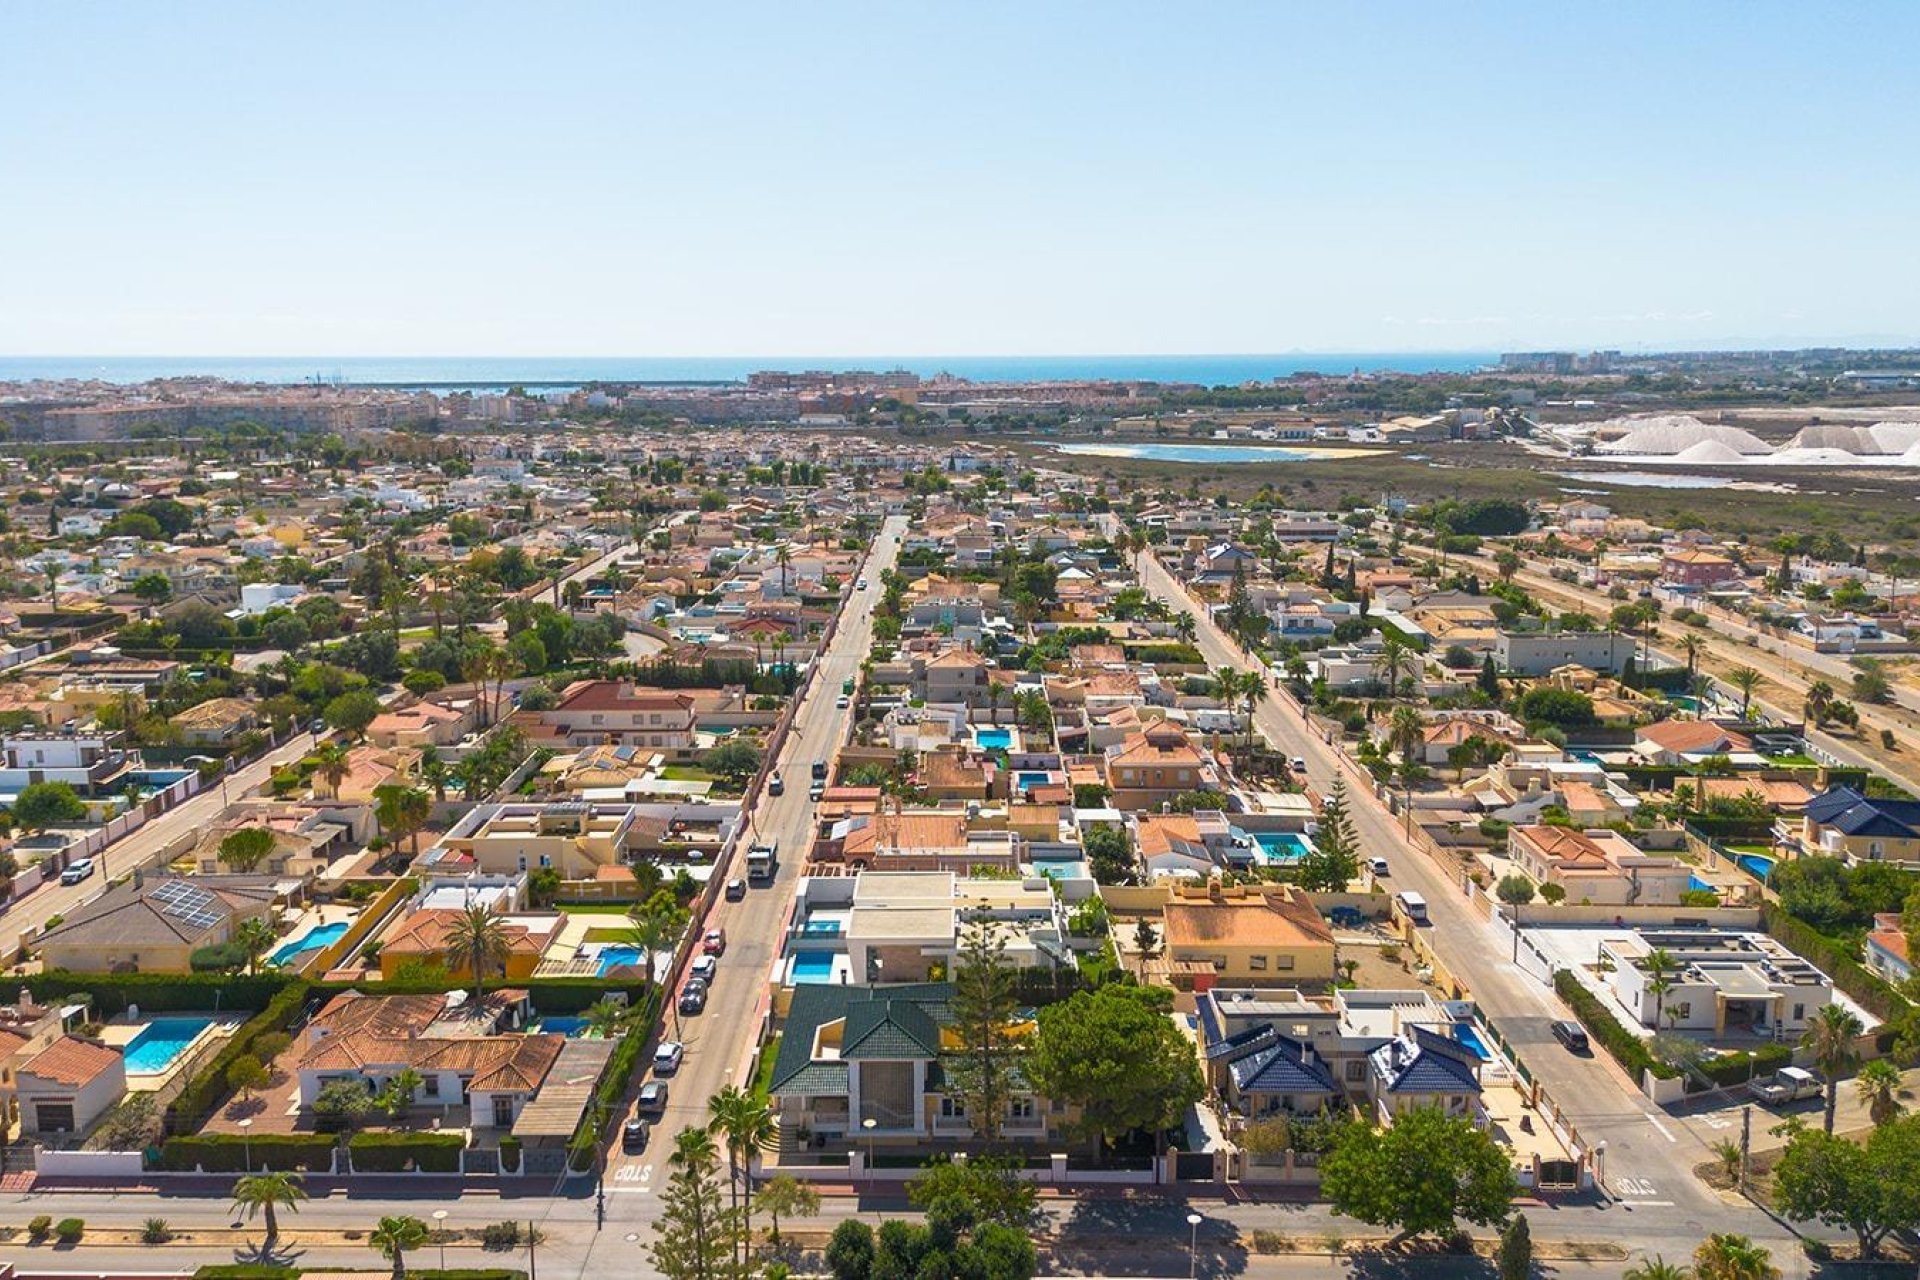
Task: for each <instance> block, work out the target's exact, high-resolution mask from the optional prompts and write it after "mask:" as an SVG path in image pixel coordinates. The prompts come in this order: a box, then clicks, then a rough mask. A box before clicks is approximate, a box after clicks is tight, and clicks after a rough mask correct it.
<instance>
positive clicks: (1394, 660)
mask: <svg viewBox="0 0 1920 1280" xmlns="http://www.w3.org/2000/svg"><path fill="white" fill-rule="evenodd" d="M1413 663H1414V657H1413V649H1412V648H1411V647H1410V646H1409V645H1408V644H1407V642H1406V641H1404V640H1402V639H1401V638H1400V637H1398V636H1388V637H1387V638H1386V640H1385V641H1384V642H1383V643H1382V644H1381V646H1380V656H1379V657H1377V658H1375V659H1374V660H1373V674H1374V675H1375V677H1377V678H1378V679H1380V680H1381V681H1383V682H1384V683H1385V684H1386V686H1387V696H1388V697H1389V698H1397V697H1399V696H1400V683H1401V681H1403V680H1405V679H1408V678H1410V677H1411V675H1412V673H1413Z"/></svg>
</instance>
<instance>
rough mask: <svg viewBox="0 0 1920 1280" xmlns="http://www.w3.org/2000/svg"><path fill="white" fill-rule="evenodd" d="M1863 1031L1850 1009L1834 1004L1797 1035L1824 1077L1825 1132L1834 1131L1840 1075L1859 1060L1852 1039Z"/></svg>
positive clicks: (1827, 1007)
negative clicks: (1834, 1115) (1800, 1034)
mask: <svg viewBox="0 0 1920 1280" xmlns="http://www.w3.org/2000/svg"><path fill="white" fill-rule="evenodd" d="M1865 1030H1866V1028H1865V1027H1863V1026H1861V1025H1860V1018H1859V1016H1858V1015H1857V1014H1855V1013H1854V1012H1853V1010H1851V1009H1849V1008H1847V1007H1846V1006H1845V1005H1843V1004H1837V1003H1836V1004H1829V1005H1826V1006H1825V1007H1823V1008H1822V1009H1821V1010H1820V1012H1819V1013H1816V1014H1815V1015H1814V1016H1813V1019H1812V1020H1811V1021H1810V1022H1808V1023H1807V1029H1806V1032H1805V1033H1804V1034H1803V1035H1802V1036H1801V1037H1800V1047H1801V1048H1802V1049H1805V1050H1806V1051H1807V1052H1808V1054H1810V1055H1811V1056H1812V1058H1813V1065H1814V1066H1816V1067H1818V1068H1820V1074H1822V1075H1823V1076H1825V1077H1826V1078H1827V1114H1826V1128H1827V1132H1828V1133H1832V1132H1833V1113H1834V1109H1835V1108H1837V1107H1838V1106H1839V1105H1840V1074H1841V1073H1842V1072H1843V1071H1845V1070H1846V1069H1847V1068H1849V1067H1851V1066H1852V1065H1853V1064H1854V1063H1856V1062H1858V1061H1859V1060H1860V1052H1859V1050H1858V1049H1857V1048H1855V1045H1854V1042H1855V1041H1857V1040H1859V1038H1860V1036H1861V1034H1862V1033H1863V1032H1865Z"/></svg>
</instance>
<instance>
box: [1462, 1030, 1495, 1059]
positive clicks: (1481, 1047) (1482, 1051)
mask: <svg viewBox="0 0 1920 1280" xmlns="http://www.w3.org/2000/svg"><path fill="white" fill-rule="evenodd" d="M1453 1038H1454V1039H1455V1040H1458V1041H1459V1042H1460V1043H1461V1044H1463V1045H1465V1046H1466V1047H1467V1048H1469V1049H1471V1050H1473V1052H1474V1055H1475V1056H1476V1057H1478V1058H1479V1059H1480V1060H1481V1061H1482V1062H1492V1061H1493V1054H1492V1053H1491V1052H1489V1051H1488V1049H1487V1044H1486V1041H1484V1040H1482V1039H1481V1038H1480V1033H1479V1032H1478V1031H1475V1030H1474V1029H1473V1024H1472V1023H1471V1022H1456V1023H1454V1024H1453Z"/></svg>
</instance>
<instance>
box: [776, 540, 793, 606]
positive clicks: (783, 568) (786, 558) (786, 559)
mask: <svg viewBox="0 0 1920 1280" xmlns="http://www.w3.org/2000/svg"><path fill="white" fill-rule="evenodd" d="M773 562H774V563H775V564H777V565H779V566H780V594H781V595H783V596H784V595H786V594H787V566H788V565H791V564H792V563H793V551H792V550H791V549H790V548H789V547H788V546H787V544H786V543H784V542H783V543H781V544H780V549H779V550H778V551H775V552H774V553H773Z"/></svg>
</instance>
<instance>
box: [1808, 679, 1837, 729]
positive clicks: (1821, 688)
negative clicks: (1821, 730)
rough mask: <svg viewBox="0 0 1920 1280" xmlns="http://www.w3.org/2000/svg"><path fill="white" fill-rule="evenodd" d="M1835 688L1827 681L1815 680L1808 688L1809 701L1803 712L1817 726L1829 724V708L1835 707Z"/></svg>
mask: <svg viewBox="0 0 1920 1280" xmlns="http://www.w3.org/2000/svg"><path fill="white" fill-rule="evenodd" d="M1833 696H1834V695H1833V686H1832V685H1830V684H1828V683H1827V682H1826V681H1825V680H1815V681H1814V682H1813V683H1812V684H1810V685H1808V686H1807V700H1806V703H1805V704H1804V706H1803V707H1802V712H1803V714H1805V716H1806V717H1807V719H1809V720H1811V721H1812V722H1813V723H1814V724H1815V725H1816V726H1818V725H1823V724H1825V723H1826V722H1827V708H1828V707H1831V706H1832V705H1833Z"/></svg>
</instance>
